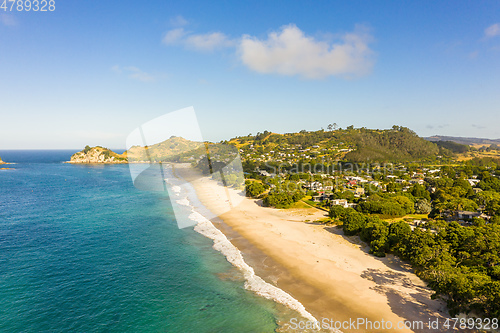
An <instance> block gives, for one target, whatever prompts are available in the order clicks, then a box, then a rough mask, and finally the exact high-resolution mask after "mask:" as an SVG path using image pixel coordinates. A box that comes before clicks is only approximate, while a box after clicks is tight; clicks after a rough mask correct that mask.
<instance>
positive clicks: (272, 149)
mask: <svg viewBox="0 0 500 333" xmlns="http://www.w3.org/2000/svg"><path fill="white" fill-rule="evenodd" d="M229 143H232V144H234V145H236V146H237V147H238V148H240V149H241V152H242V153H243V154H242V156H243V158H244V159H245V157H247V158H248V159H251V160H252V161H254V162H256V161H257V162H258V161H259V160H262V159H265V158H266V157H263V156H269V157H280V156H281V157H283V156H284V154H286V157H296V158H297V159H301V158H302V159H309V160H314V159H317V158H331V159H336V160H343V161H350V162H366V161H369V162H388V161H390V162H395V161H417V160H429V159H435V158H436V156H437V155H438V154H439V153H440V149H439V147H438V146H437V145H436V144H435V143H432V142H429V141H427V140H424V139H422V138H420V137H419V136H418V135H417V134H416V133H415V132H413V131H412V130H410V129H408V128H406V127H401V126H393V127H392V128H391V129H388V130H371V129H366V128H353V126H349V127H348V128H347V129H336V130H333V129H331V130H319V131H311V132H308V131H300V132H298V133H285V134H275V133H271V132H268V131H264V132H263V133H257V135H255V136H253V135H248V136H244V137H236V138H233V139H231V140H230V141H229ZM287 160H290V158H287Z"/></svg>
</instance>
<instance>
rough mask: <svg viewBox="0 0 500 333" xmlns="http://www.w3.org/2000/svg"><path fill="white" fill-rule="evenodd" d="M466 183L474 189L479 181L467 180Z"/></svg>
mask: <svg viewBox="0 0 500 333" xmlns="http://www.w3.org/2000/svg"><path fill="white" fill-rule="evenodd" d="M467 181H468V182H469V184H470V186H472V187H474V186H476V185H477V183H479V182H480V180H479V179H467Z"/></svg>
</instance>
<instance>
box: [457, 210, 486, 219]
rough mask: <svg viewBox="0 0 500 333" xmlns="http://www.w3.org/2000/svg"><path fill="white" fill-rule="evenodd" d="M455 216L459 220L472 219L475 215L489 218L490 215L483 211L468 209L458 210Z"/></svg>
mask: <svg viewBox="0 0 500 333" xmlns="http://www.w3.org/2000/svg"><path fill="white" fill-rule="evenodd" d="M455 217H456V218H457V219H459V220H472V219H473V218H474V217H479V218H482V219H485V220H488V219H489V218H490V216H488V215H486V214H484V213H481V212H469V211H466V210H457V211H456V212H455Z"/></svg>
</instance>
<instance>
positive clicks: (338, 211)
mask: <svg viewBox="0 0 500 333" xmlns="http://www.w3.org/2000/svg"><path fill="white" fill-rule="evenodd" d="M344 214H345V208H344V207H342V206H340V205H333V206H332V207H330V211H329V212H328V216H330V218H332V219H338V218H341V217H342V216H344Z"/></svg>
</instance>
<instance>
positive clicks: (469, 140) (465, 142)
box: [424, 135, 500, 145]
mask: <svg viewBox="0 0 500 333" xmlns="http://www.w3.org/2000/svg"><path fill="white" fill-rule="evenodd" d="M424 139H425V140H427V141H432V142H436V141H452V142H456V143H460V144H463V145H474V144H480V145H481V144H484V145H490V144H500V139H485V138H466V137H460V136H443V135H434V136H429V137H427V138H424Z"/></svg>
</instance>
